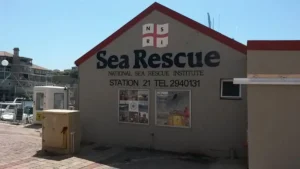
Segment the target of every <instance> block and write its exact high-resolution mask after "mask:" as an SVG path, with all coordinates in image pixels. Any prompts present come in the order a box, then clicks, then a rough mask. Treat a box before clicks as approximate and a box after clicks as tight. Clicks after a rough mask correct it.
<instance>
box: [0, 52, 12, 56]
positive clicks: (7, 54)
mask: <svg viewBox="0 0 300 169" xmlns="http://www.w3.org/2000/svg"><path fill="white" fill-rule="evenodd" d="M0 56H9V57H12V56H13V54H11V53H8V52H5V51H0Z"/></svg>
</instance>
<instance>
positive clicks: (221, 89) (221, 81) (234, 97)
mask: <svg viewBox="0 0 300 169" xmlns="http://www.w3.org/2000/svg"><path fill="white" fill-rule="evenodd" d="M223 82H232V83H233V79H232V78H221V79H220V99H223V100H242V85H241V84H236V85H239V96H223Z"/></svg>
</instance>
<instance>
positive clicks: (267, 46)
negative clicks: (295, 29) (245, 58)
mask: <svg viewBox="0 0 300 169" xmlns="http://www.w3.org/2000/svg"><path fill="white" fill-rule="evenodd" d="M247 50H286V51H295V50H300V40H248V41H247Z"/></svg>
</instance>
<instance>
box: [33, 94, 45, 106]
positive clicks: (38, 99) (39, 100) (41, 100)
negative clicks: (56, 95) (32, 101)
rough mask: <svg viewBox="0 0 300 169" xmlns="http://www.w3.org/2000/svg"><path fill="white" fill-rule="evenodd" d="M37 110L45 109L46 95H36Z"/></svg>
mask: <svg viewBox="0 0 300 169" xmlns="http://www.w3.org/2000/svg"><path fill="white" fill-rule="evenodd" d="M35 106H36V107H35V109H36V110H43V109H44V93H36V105H35Z"/></svg>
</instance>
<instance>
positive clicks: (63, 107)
mask: <svg viewBox="0 0 300 169" xmlns="http://www.w3.org/2000/svg"><path fill="white" fill-rule="evenodd" d="M57 94H62V95H63V108H60V109H65V94H64V93H54V94H53V109H56V108H54V106H55V95H57Z"/></svg>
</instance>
